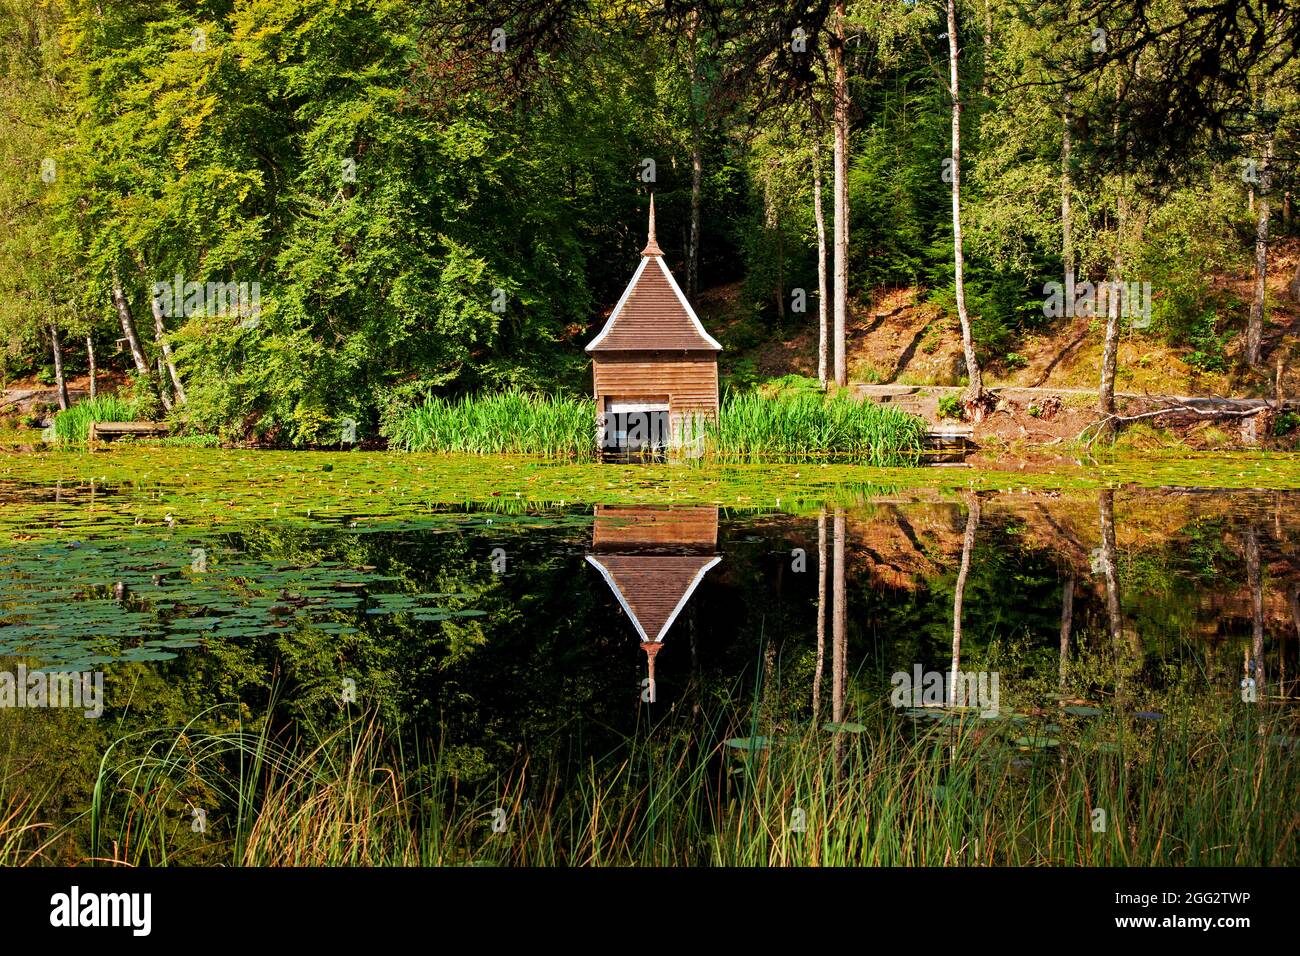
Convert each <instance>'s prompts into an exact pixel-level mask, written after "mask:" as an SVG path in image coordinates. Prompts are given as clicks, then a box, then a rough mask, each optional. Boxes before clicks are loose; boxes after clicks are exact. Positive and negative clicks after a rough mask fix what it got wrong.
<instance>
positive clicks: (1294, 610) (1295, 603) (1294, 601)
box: [1278, 585, 1300, 697]
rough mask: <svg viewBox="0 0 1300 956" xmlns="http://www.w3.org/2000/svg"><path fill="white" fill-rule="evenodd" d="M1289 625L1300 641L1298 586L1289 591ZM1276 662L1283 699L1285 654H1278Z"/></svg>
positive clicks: (1285, 692) (1284, 693)
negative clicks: (1292, 627) (1279, 671)
mask: <svg viewBox="0 0 1300 956" xmlns="http://www.w3.org/2000/svg"><path fill="white" fill-rule="evenodd" d="M1291 623H1292V624H1293V625H1295V636H1296V640H1300V585H1297V586H1296V587H1293V588H1292V589H1291ZM1278 660H1279V663H1280V665H1281V667H1282V668H1283V670H1282V671H1281V673H1280V674H1279V679H1280V680H1282V682H1283V683H1282V685H1281V687H1280V690H1281V693H1282V696H1283V697H1285V696H1287V689H1286V686H1285V678H1286V670H1285V668H1286V655H1285V654H1281V653H1279V654H1278ZM1291 682H1292V683H1293V684H1294V683H1295V680H1294V679H1292V681H1291Z"/></svg>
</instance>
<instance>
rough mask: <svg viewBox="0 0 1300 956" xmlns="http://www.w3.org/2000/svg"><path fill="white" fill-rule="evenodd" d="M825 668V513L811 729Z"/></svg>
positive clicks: (820, 534)
mask: <svg viewBox="0 0 1300 956" xmlns="http://www.w3.org/2000/svg"><path fill="white" fill-rule="evenodd" d="M825 666H826V511H825V509H823V510H822V513H821V514H819V515H818V516H817V666H816V669H815V670H814V671H813V701H812V704H813V727H814V728H816V727H817V715H818V714H819V713H821V707H822V669H823V668H824V667H825Z"/></svg>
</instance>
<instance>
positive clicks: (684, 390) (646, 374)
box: [592, 352, 718, 425]
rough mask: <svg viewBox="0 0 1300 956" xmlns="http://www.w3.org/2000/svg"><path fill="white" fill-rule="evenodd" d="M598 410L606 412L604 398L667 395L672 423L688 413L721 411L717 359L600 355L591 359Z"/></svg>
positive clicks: (652, 355)
mask: <svg viewBox="0 0 1300 956" xmlns="http://www.w3.org/2000/svg"><path fill="white" fill-rule="evenodd" d="M592 369H593V378H594V380H595V395H596V408H597V410H598V411H603V410H604V408H605V397H606V396H610V397H614V398H643V397H644V398H651V397H656V396H659V397H661V396H665V395H666V396H668V411H669V415H670V416H671V418H672V420H673V424H674V425H676V423H677V422H678V421H679V420H680V418H681V417H683V416H685V415H689V414H701V413H702V414H705V415H708V416H709V417H710V418H712V417H714V416H716V415H717V412H718V360H717V359H716V358H715V357H714V356H712V355H708V354H704V355H693V354H689V353H687V354H680V353H679V354H676V355H673V354H668V353H658V352H648V353H647V352H633V353H630V354H629V355H627V356H626V357H624V356H622V355H610V354H608V353H606V354H598V355H596V356H594V357H593V359H592Z"/></svg>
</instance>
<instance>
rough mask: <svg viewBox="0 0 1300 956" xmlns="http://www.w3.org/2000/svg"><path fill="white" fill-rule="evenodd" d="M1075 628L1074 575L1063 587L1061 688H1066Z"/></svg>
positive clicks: (1068, 578)
mask: <svg viewBox="0 0 1300 956" xmlns="http://www.w3.org/2000/svg"><path fill="white" fill-rule="evenodd" d="M1073 627H1074V575H1073V574H1068V575H1066V577H1065V584H1063V585H1062V586H1061V658H1060V660H1061V673H1060V682H1061V686H1062V687H1064V686H1065V670H1066V665H1067V664H1068V663H1069V660H1070V631H1071V630H1072V629H1073Z"/></svg>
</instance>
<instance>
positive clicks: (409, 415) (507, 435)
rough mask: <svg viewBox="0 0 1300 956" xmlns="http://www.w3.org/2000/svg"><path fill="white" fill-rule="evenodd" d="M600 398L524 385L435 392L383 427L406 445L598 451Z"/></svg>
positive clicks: (558, 453) (590, 454)
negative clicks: (458, 393) (449, 394)
mask: <svg viewBox="0 0 1300 956" xmlns="http://www.w3.org/2000/svg"><path fill="white" fill-rule="evenodd" d="M595 423H596V404H595V402H594V401H592V400H591V399H577V398H566V397H563V396H549V395H542V394H537V393H533V392H524V391H521V390H519V389H509V390H507V391H504V392H495V393H488V394H483V395H470V396H465V397H462V398H456V399H447V398H437V397H431V398H429V399H428V400H427V401H426V402H425V403H424V404H423V405H418V406H415V407H413V408H406V409H403V410H401V411H399V412H396V413H394V414H392V415H390V416H388V417H387V419H386V420H385V422H384V425H383V428H382V429H381V430H382V432H383V435H384V437H385V438H387V439H388V444H389V445H390V446H391V447H393V448H397V449H399V450H402V451H414V452H461V453H468V454H475V455H535V456H539V457H542V458H566V459H577V460H578V461H591V460H594V459H595V457H596V424H595Z"/></svg>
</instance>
